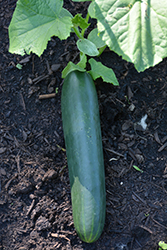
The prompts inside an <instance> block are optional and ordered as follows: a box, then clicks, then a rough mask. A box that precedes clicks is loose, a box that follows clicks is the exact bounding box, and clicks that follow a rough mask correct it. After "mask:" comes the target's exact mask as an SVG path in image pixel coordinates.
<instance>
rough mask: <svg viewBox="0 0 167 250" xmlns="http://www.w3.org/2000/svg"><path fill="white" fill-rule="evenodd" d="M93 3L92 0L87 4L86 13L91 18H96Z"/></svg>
mask: <svg viewBox="0 0 167 250" xmlns="http://www.w3.org/2000/svg"><path fill="white" fill-rule="evenodd" d="M94 6H95V3H94V1H92V2H91V3H90V4H89V7H88V13H89V15H90V17H91V18H94V19H96V15H95V7H94Z"/></svg>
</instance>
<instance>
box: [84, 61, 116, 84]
mask: <svg viewBox="0 0 167 250" xmlns="http://www.w3.org/2000/svg"><path fill="white" fill-rule="evenodd" d="M89 63H90V65H91V70H90V71H89V73H90V75H91V76H92V78H93V79H94V80H96V79H97V78H99V77H102V79H103V80H104V81H105V82H108V83H112V84H113V85H115V86H118V85H119V83H118V81H117V78H116V76H115V74H114V71H113V70H112V69H110V68H108V67H106V66H104V65H103V64H102V63H101V62H97V61H96V60H94V59H93V58H91V59H89Z"/></svg>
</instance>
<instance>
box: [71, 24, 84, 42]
mask: <svg viewBox="0 0 167 250" xmlns="http://www.w3.org/2000/svg"><path fill="white" fill-rule="evenodd" d="M73 30H74V32H75V34H76V35H77V37H78V38H79V39H83V35H82V33H81V32H80V31H79V30H78V28H77V27H75V26H73Z"/></svg>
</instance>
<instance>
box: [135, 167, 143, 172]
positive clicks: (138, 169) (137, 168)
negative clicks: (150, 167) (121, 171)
mask: <svg viewBox="0 0 167 250" xmlns="http://www.w3.org/2000/svg"><path fill="white" fill-rule="evenodd" d="M133 168H134V169H136V170H137V171H139V172H141V173H143V170H141V169H140V168H139V167H137V166H135V165H133Z"/></svg>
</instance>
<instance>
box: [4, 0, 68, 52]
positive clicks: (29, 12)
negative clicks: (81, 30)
mask: <svg viewBox="0 0 167 250" xmlns="http://www.w3.org/2000/svg"><path fill="white" fill-rule="evenodd" d="M62 6H63V0H56V1H53V0H42V1H41V0H18V2H17V5H16V9H15V11H14V14H13V17H12V21H11V23H10V25H9V39H10V45H9V52H11V53H16V54H21V55H24V54H25V52H26V53H27V54H30V53H31V52H34V53H35V54H37V55H38V56H40V55H41V54H42V53H43V51H44V49H46V46H47V43H48V40H50V38H51V37H52V36H58V37H59V38H60V39H61V40H62V39H66V38H67V37H68V36H70V31H71V27H72V21H71V19H72V15H71V14H70V12H69V11H68V10H66V9H64V8H63V7H62Z"/></svg>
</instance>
